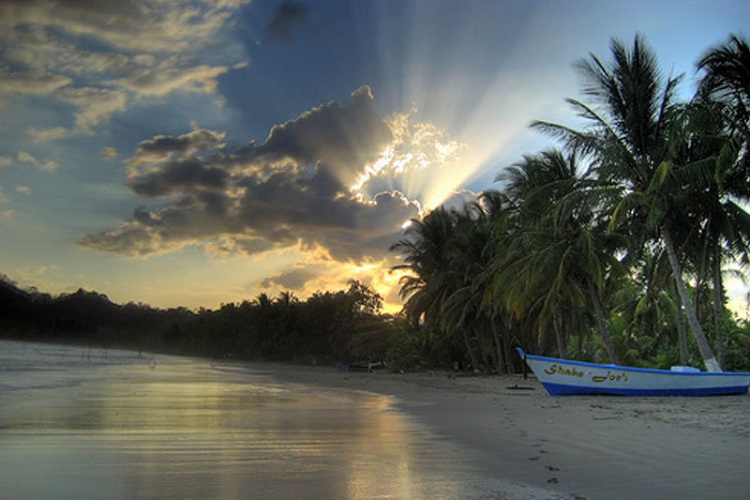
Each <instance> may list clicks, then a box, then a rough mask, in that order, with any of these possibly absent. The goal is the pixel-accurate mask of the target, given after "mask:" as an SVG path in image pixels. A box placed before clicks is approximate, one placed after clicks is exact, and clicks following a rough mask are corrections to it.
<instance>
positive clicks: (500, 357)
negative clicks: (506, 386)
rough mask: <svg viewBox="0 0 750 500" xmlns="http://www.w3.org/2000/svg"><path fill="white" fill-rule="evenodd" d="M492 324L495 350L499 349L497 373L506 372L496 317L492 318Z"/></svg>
mask: <svg viewBox="0 0 750 500" xmlns="http://www.w3.org/2000/svg"><path fill="white" fill-rule="evenodd" d="M490 325H491V326H492V338H493V339H494V340H495V350H496V351H497V367H496V368H497V373H498V374H501V373H505V372H506V371H507V367H506V366H505V354H504V353H503V346H502V343H501V342H500V338H499V337H498V335H497V323H496V320H495V317H494V316H493V317H492V318H491V319H490Z"/></svg>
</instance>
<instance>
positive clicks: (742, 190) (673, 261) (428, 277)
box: [393, 35, 750, 371]
mask: <svg viewBox="0 0 750 500" xmlns="http://www.w3.org/2000/svg"><path fill="white" fill-rule="evenodd" d="M575 68H576V70H577V71H578V73H579V74H580V76H581V78H582V82H583V84H582V88H581V90H582V93H583V95H584V96H585V99H584V100H579V99H568V100H567V102H568V103H569V104H570V106H572V108H573V109H574V110H575V111H576V113H577V115H578V117H579V118H580V122H581V123H583V126H582V127H581V128H575V127H573V126H569V125H565V124H558V123H552V122H547V121H541V120H540V121H536V122H534V123H533V124H532V125H531V126H532V127H533V128H534V129H536V130H539V131H540V132H542V133H544V134H547V135H548V136H550V137H552V138H554V139H556V140H557V141H559V146H557V147H553V148H550V149H547V150H544V151H541V152H537V153H532V154H528V155H525V156H523V158H521V159H520V160H519V161H518V162H516V163H515V164H513V165H511V166H509V167H508V168H506V169H505V170H504V171H503V172H502V173H501V174H500V175H499V176H498V177H497V179H496V180H497V181H498V182H500V183H501V184H502V188H501V189H499V190H495V191H489V192H485V193H483V194H482V195H481V196H480V198H479V200H478V201H477V202H475V203H468V204H465V205H464V206H463V207H462V208H461V209H452V210H448V209H446V208H439V209H437V210H435V211H433V212H431V213H430V214H429V215H427V216H426V217H424V218H423V219H421V220H413V221H412V224H411V226H410V227H409V228H408V229H407V231H406V234H405V237H404V238H403V239H402V240H401V241H399V242H398V243H396V244H395V245H394V246H393V250H395V251H397V252H399V253H400V254H401V255H402V256H403V264H402V265H400V266H398V268H399V269H401V270H403V271H405V272H406V273H407V274H406V276H405V277H404V278H403V281H402V289H401V293H402V296H403V297H404V299H405V305H404V312H405V314H406V317H407V318H409V320H410V321H411V323H412V324H413V325H414V326H415V327H418V328H419V330H420V332H421V334H422V335H424V336H425V339H427V338H430V339H440V341H441V342H443V343H451V344H452V345H462V346H463V350H464V358H465V359H466V360H467V361H468V362H469V363H471V364H472V365H473V366H477V367H479V366H483V367H494V368H496V369H497V370H499V371H506V370H508V368H509V367H510V366H511V365H512V363H513V357H514V353H513V347H515V346H517V345H521V346H523V347H524V348H525V349H526V350H527V351H528V352H533V353H538V354H554V355H557V356H559V357H563V358H567V357H575V358H576V359H580V360H591V361H609V362H613V363H627V364H632V365H636V366H668V365H670V364H678V363H681V364H690V363H692V364H695V365H700V364H701V363H702V364H703V365H705V367H706V369H708V370H711V371H715V370H720V369H748V368H750V336H748V325H747V321H746V320H744V321H743V320H740V319H738V318H736V317H734V316H733V315H732V314H730V313H729V312H728V311H727V308H726V303H727V295H726V290H725V286H724V277H725V275H727V274H728V273H729V274H731V273H735V274H737V273H739V274H741V271H742V269H744V268H745V266H746V265H747V262H748V256H749V254H748V243H749V242H750V216H749V215H748V212H747V210H746V207H747V202H748V200H749V199H750V115H749V114H748V111H749V110H750V49H748V43H747V41H746V40H744V39H743V38H741V37H739V36H735V35H732V36H731V37H730V38H729V40H728V41H727V42H726V43H724V44H721V45H719V46H716V47H713V48H710V49H708V50H707V51H706V52H705V54H703V56H702V57H700V59H699V61H698V62H697V71H698V72H699V74H700V81H699V85H698V88H697V92H696V93H695V95H694V97H692V98H691V99H690V100H688V101H683V100H679V99H678V98H677V95H678V86H679V83H680V80H681V77H672V76H670V77H664V76H663V74H662V72H661V71H660V68H659V65H658V63H657V59H656V56H655V54H654V53H653V51H652V49H651V48H650V47H649V46H648V44H647V43H646V42H645V40H644V39H643V38H642V37H641V36H636V37H635V38H634V40H633V43H632V44H625V43H623V42H621V41H618V40H612V42H611V58H610V59H609V60H604V59H601V58H599V57H598V56H596V55H593V54H592V55H590V56H589V57H587V58H584V59H581V60H580V61H578V62H577V63H576V65H575ZM686 333H692V335H690V336H688V335H686ZM426 341H427V340H426ZM429 341H430V342H433V340H429Z"/></svg>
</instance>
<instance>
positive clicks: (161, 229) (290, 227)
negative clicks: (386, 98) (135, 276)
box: [81, 87, 418, 261]
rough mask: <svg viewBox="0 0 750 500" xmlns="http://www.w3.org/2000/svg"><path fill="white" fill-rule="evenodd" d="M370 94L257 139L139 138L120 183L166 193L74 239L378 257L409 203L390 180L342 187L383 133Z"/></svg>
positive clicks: (139, 250)
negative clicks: (373, 189)
mask: <svg viewBox="0 0 750 500" xmlns="http://www.w3.org/2000/svg"><path fill="white" fill-rule="evenodd" d="M373 99H374V98H373V95H372V92H371V91H370V89H369V88H367V87H363V88H361V89H358V90H357V91H355V92H353V93H352V95H351V99H350V101H349V102H348V103H347V104H345V105H339V104H337V103H335V102H330V103H328V104H325V105H322V106H319V107H316V108H313V109H311V110H310V111H306V112H304V113H302V114H301V115H300V116H298V117H297V118H296V119H294V120H290V121H288V122H286V123H283V124H280V125H277V126H275V127H273V128H272V129H271V131H270V132H269V134H268V136H267V138H266V140H265V141H264V142H263V143H261V144H256V143H254V142H249V143H246V144H244V145H240V146H235V147H234V148H230V147H229V146H228V145H227V144H226V143H225V134H223V133H220V132H217V131H212V130H204V129H200V128H197V127H195V128H194V129H193V130H192V131H190V132H188V133H186V134H183V135H180V136H166V135H159V136H155V137H154V138H152V139H150V140H147V141H143V142H142V143H141V144H140V146H139V147H138V150H137V151H136V153H135V154H134V155H133V156H132V157H131V158H129V159H127V160H126V161H125V164H126V166H127V168H128V179H127V184H128V186H129V187H130V189H131V190H132V191H133V192H134V193H136V194H138V195H141V196H144V197H148V198H154V199H158V198H167V197H168V198H169V199H170V200H173V201H167V202H166V204H165V205H163V206H162V207H161V208H155V209H146V208H144V207H140V208H138V209H136V210H135V211H134V213H133V215H132V216H131V218H130V219H129V220H128V221H127V222H125V223H124V224H123V225H122V226H120V227H118V228H113V229H107V230H104V231H101V232H99V233H95V234H90V235H87V236H85V237H84V238H83V239H82V240H81V244H82V245H83V246H85V247H89V248H94V249H98V250H102V251H107V252H115V253H120V254H124V255H131V256H144V255H150V254H155V253H163V252H169V251H173V250H175V249H178V248H182V247H184V246H186V245H202V246H204V248H205V249H206V252H207V253H209V254H210V255H213V256H227V255H231V254H240V255H252V254H254V253H259V252H265V251H268V250H272V249H280V248H288V247H293V246H297V245H302V247H304V248H307V249H313V248H319V249H323V253H325V255H326V256H327V257H326V258H328V259H333V260H337V261H347V260H353V261H358V260H362V259H368V258H372V256H377V258H383V257H384V256H386V255H388V252H387V248H388V246H389V243H390V242H391V241H392V240H393V239H394V238H395V237H397V236H398V235H400V232H401V225H402V224H403V222H404V221H405V220H408V219H410V218H413V217H416V216H417V215H418V209H417V206H416V205H415V204H414V203H411V202H409V201H408V200H407V199H406V198H405V197H404V196H403V195H402V194H401V193H400V192H398V191H395V190H394V191H389V192H383V193H379V194H377V195H376V196H373V197H370V198H363V197H362V196H361V194H360V193H354V192H352V191H351V190H350V184H351V181H352V180H353V179H355V178H357V177H358V176H359V175H360V174H361V172H362V171H363V169H364V168H365V166H366V165H368V164H369V163H370V162H372V161H374V160H375V159H376V158H378V157H379V155H380V153H381V151H382V150H383V149H384V148H385V147H387V145H388V143H389V141H391V140H392V135H391V132H390V128H389V127H388V125H387V123H386V122H385V121H384V120H383V119H381V118H380V117H379V116H378V115H377V113H376V112H375V109H374V105H373Z"/></svg>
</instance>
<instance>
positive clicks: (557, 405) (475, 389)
mask: <svg viewBox="0 0 750 500" xmlns="http://www.w3.org/2000/svg"><path fill="white" fill-rule="evenodd" d="M268 369H269V371H271V372H272V374H273V376H274V377H276V378H278V379H279V380H282V381H289V382H301V383H308V384H315V385H319V386H324V387H337V388H346V389H350V390H357V391H360V390H363V391H370V392H374V393H378V394H383V395H388V396H392V397H394V398H396V400H397V405H398V406H399V407H400V408H402V409H404V410H405V411H407V412H408V413H409V414H412V415H414V416H415V417H416V418H418V419H419V420H420V421H421V422H423V423H424V424H426V425H427V426H428V427H430V428H431V429H433V430H434V431H435V432H437V433H439V434H440V435H442V436H443V437H444V438H445V439H446V440H447V441H449V442H451V443H453V444H454V445H455V446H458V447H462V448H464V449H466V450H468V451H469V452H470V455H471V456H472V457H474V459H475V460H476V466H477V467H478V468H480V469H482V470H483V472H484V473H485V474H486V475H487V476H488V477H493V478H496V479H497V480H499V481H506V482H507V483H508V485H509V487H510V486H512V485H513V484H519V485H529V486H532V487H535V488H540V489H544V490H549V492H550V493H545V492H544V491H537V492H533V491H531V490H528V489H519V490H518V491H517V492H516V493H517V495H518V496H519V497H524V498H549V497H550V496H554V495H552V494H551V492H553V491H554V492H557V493H558V494H559V495H560V497H563V498H587V499H599V498H603V499H620V498H621V499H632V498H640V499H646V498H654V499H657V498H659V499H663V498H681V499H689V498H695V499H705V498H713V499H719V498H727V499H729V498H750V474H748V471H749V470H750V468H749V467H750V465H749V464H750V427H748V418H750V396H748V395H743V396H721V397H713V398H625V397H592V396H581V397H557V398H553V397H551V396H549V395H547V393H546V392H545V391H544V389H543V388H542V387H541V385H540V384H539V383H538V382H537V381H536V380H534V379H533V378H529V379H528V380H524V379H523V378H522V377H521V376H520V375H519V376H502V377H454V376H452V375H450V374H447V373H421V374H405V375H404V374H388V373H382V372H378V373H375V374H368V373H340V372H336V371H334V370H333V369H329V368H312V367H309V368H306V367H289V366H283V365H269V367H268ZM507 491H509V492H510V493H509V497H511V498H512V497H514V496H516V495H514V493H513V492H512V491H511V490H507Z"/></svg>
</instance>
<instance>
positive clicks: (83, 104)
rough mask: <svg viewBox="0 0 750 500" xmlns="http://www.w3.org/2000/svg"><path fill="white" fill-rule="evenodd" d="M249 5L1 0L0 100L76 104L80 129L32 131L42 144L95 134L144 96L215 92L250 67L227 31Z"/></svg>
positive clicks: (204, 0) (207, 0)
mask: <svg viewBox="0 0 750 500" xmlns="http://www.w3.org/2000/svg"><path fill="white" fill-rule="evenodd" d="M247 1H248V0H186V1H184V2H171V1H161V0H160V1H146V0H101V1H97V2H89V1H82V0H74V1H64V2H62V1H52V0H26V1H24V2H18V1H10V0H0V47H2V50H0V102H2V101H3V100H4V99H6V98H7V97H8V96H10V95H17V94H26V95H45V96H49V97H52V98H54V99H57V100H59V101H61V102H64V103H67V104H72V105H73V106H74V109H75V111H74V116H73V118H74V122H75V127H74V128H72V129H70V130H65V129H64V128H63V127H61V126H55V127H49V128H44V129H43V128H40V127H31V128H30V129H29V133H30V134H31V135H32V136H34V138H35V139H36V140H39V141H42V140H51V139H59V138H62V137H66V136H69V135H73V134H89V133H91V132H92V130H93V128H94V127H96V126H98V125H101V124H103V123H106V122H108V121H109V120H110V118H111V117H112V116H113V115H114V114H115V113H121V112H123V111H125V110H127V108H128V107H129V106H131V105H132V104H133V103H137V102H139V100H140V99H142V98H148V97H151V98H153V97H161V96H165V95H167V94H170V93H173V92H197V93H204V94H215V93H216V92H217V91H218V82H219V78H220V77H221V76H222V75H224V74H225V73H227V72H229V71H232V70H233V69H235V68H239V67H242V66H243V64H246V61H243V59H244V52H243V50H242V49H241V47H240V45H239V42H238V41H235V40H233V39H232V36H233V35H232V33H233V32H232V30H231V29H229V28H231V27H232V22H233V21H232V17H233V15H234V14H235V12H236V11H237V10H238V9H239V8H240V6H241V5H243V4H245V3H247Z"/></svg>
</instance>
